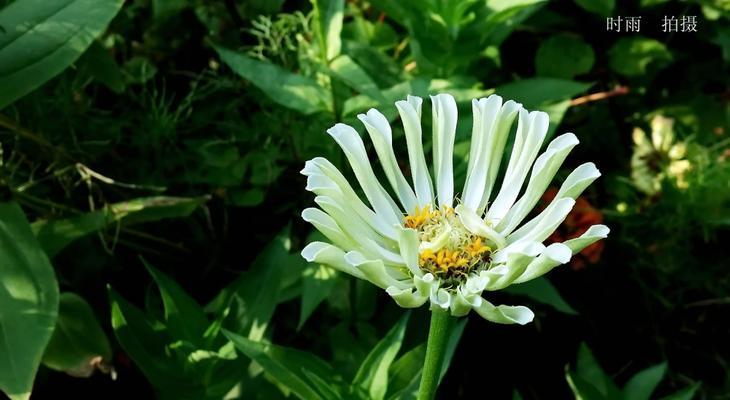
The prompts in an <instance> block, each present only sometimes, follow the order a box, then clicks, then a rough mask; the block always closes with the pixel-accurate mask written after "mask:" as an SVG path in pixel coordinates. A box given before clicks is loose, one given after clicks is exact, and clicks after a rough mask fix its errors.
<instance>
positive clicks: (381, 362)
mask: <svg viewBox="0 0 730 400" xmlns="http://www.w3.org/2000/svg"><path fill="white" fill-rule="evenodd" d="M408 317H410V313H406V314H405V315H404V316H403V317H402V318H401V319H400V321H398V322H397V323H396V324H395V326H394V327H393V328H392V329H391V330H390V331H389V332H388V334H386V335H385V337H384V338H383V339H382V340H381V341H380V342H378V344H377V345H376V346H375V347H374V348H373V350H372V351H371V352H370V354H368V355H367V357H365V360H364V361H363V362H362V364H361V365H360V368H359V369H358V371H357V373H356V374H355V379H354V380H353V381H352V384H353V385H356V386H360V387H362V388H364V389H365V390H367V392H368V393H369V394H370V398H372V399H376V400H379V399H383V398H384V397H385V393H386V392H387V391H388V369H389V368H390V365H391V364H392V363H393V360H395V356H396V355H397V354H398V351H399V350H400V346H401V343H402V342H403V336H404V335H405V332H406V325H407V324H408Z"/></svg>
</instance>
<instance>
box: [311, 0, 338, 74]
mask: <svg viewBox="0 0 730 400" xmlns="http://www.w3.org/2000/svg"><path fill="white" fill-rule="evenodd" d="M312 5H313V6H314V16H315V20H316V23H317V24H316V26H315V31H316V32H317V35H319V38H320V39H319V41H320V46H322V47H323V48H324V49H325V52H324V54H325V58H326V60H325V61H330V60H332V59H333V58H335V57H337V56H338V55H340V49H341V47H342V42H341V40H340V34H341V32H342V19H343V17H344V8H345V1H344V0H312Z"/></svg>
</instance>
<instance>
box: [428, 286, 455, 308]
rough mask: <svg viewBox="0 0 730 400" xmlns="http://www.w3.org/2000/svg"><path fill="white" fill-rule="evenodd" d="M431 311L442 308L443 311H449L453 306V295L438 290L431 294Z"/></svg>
mask: <svg viewBox="0 0 730 400" xmlns="http://www.w3.org/2000/svg"><path fill="white" fill-rule="evenodd" d="M430 300H431V309H432V310H435V309H438V308H441V309H442V310H448V309H449V306H451V294H449V292H448V291H446V290H445V289H438V290H436V291H435V292H433V293H431V297H430Z"/></svg>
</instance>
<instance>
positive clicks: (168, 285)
mask: <svg viewBox="0 0 730 400" xmlns="http://www.w3.org/2000/svg"><path fill="white" fill-rule="evenodd" d="M142 262H143V263H144V265H145V267H146V268H147V270H148V271H149V272H150V275H152V278H153V279H154V280H155V282H156V283H157V286H158V288H159V289H160V296H161V297H162V303H163V305H164V308H165V322H166V325H167V329H168V330H169V332H170V335H172V337H173V339H175V340H181V339H182V340H186V341H188V342H190V343H194V344H196V345H198V346H203V345H204V343H203V336H204V334H205V330H206V329H207V328H208V326H209V325H210V323H209V322H208V319H207V318H206V316H205V313H204V312H203V309H202V308H201V307H200V306H199V305H198V303H196V302H195V300H193V298H191V297H190V296H189V295H188V294H187V293H185V290H183V288H182V287H180V285H178V284H177V282H175V281H174V280H172V279H170V278H169V277H168V276H167V275H165V274H163V273H162V272H160V271H159V270H157V269H155V268H154V267H153V266H152V265H150V264H149V263H147V262H146V261H145V260H142Z"/></svg>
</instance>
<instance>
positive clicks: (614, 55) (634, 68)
mask: <svg viewBox="0 0 730 400" xmlns="http://www.w3.org/2000/svg"><path fill="white" fill-rule="evenodd" d="M608 57H609V66H610V67H611V69H612V70H614V71H615V72H616V73H619V74H621V75H626V76H639V75H644V74H646V73H647V72H650V71H653V70H657V69H660V68H662V67H664V66H665V65H667V64H669V62H670V61H672V58H673V57H672V53H671V52H670V51H669V49H667V46H665V45H664V43H662V42H659V41H657V40H654V39H649V38H646V37H641V36H630V37H624V38H621V39H619V40H618V41H616V43H615V44H614V45H613V46H612V47H611V49H610V50H609V51H608Z"/></svg>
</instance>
